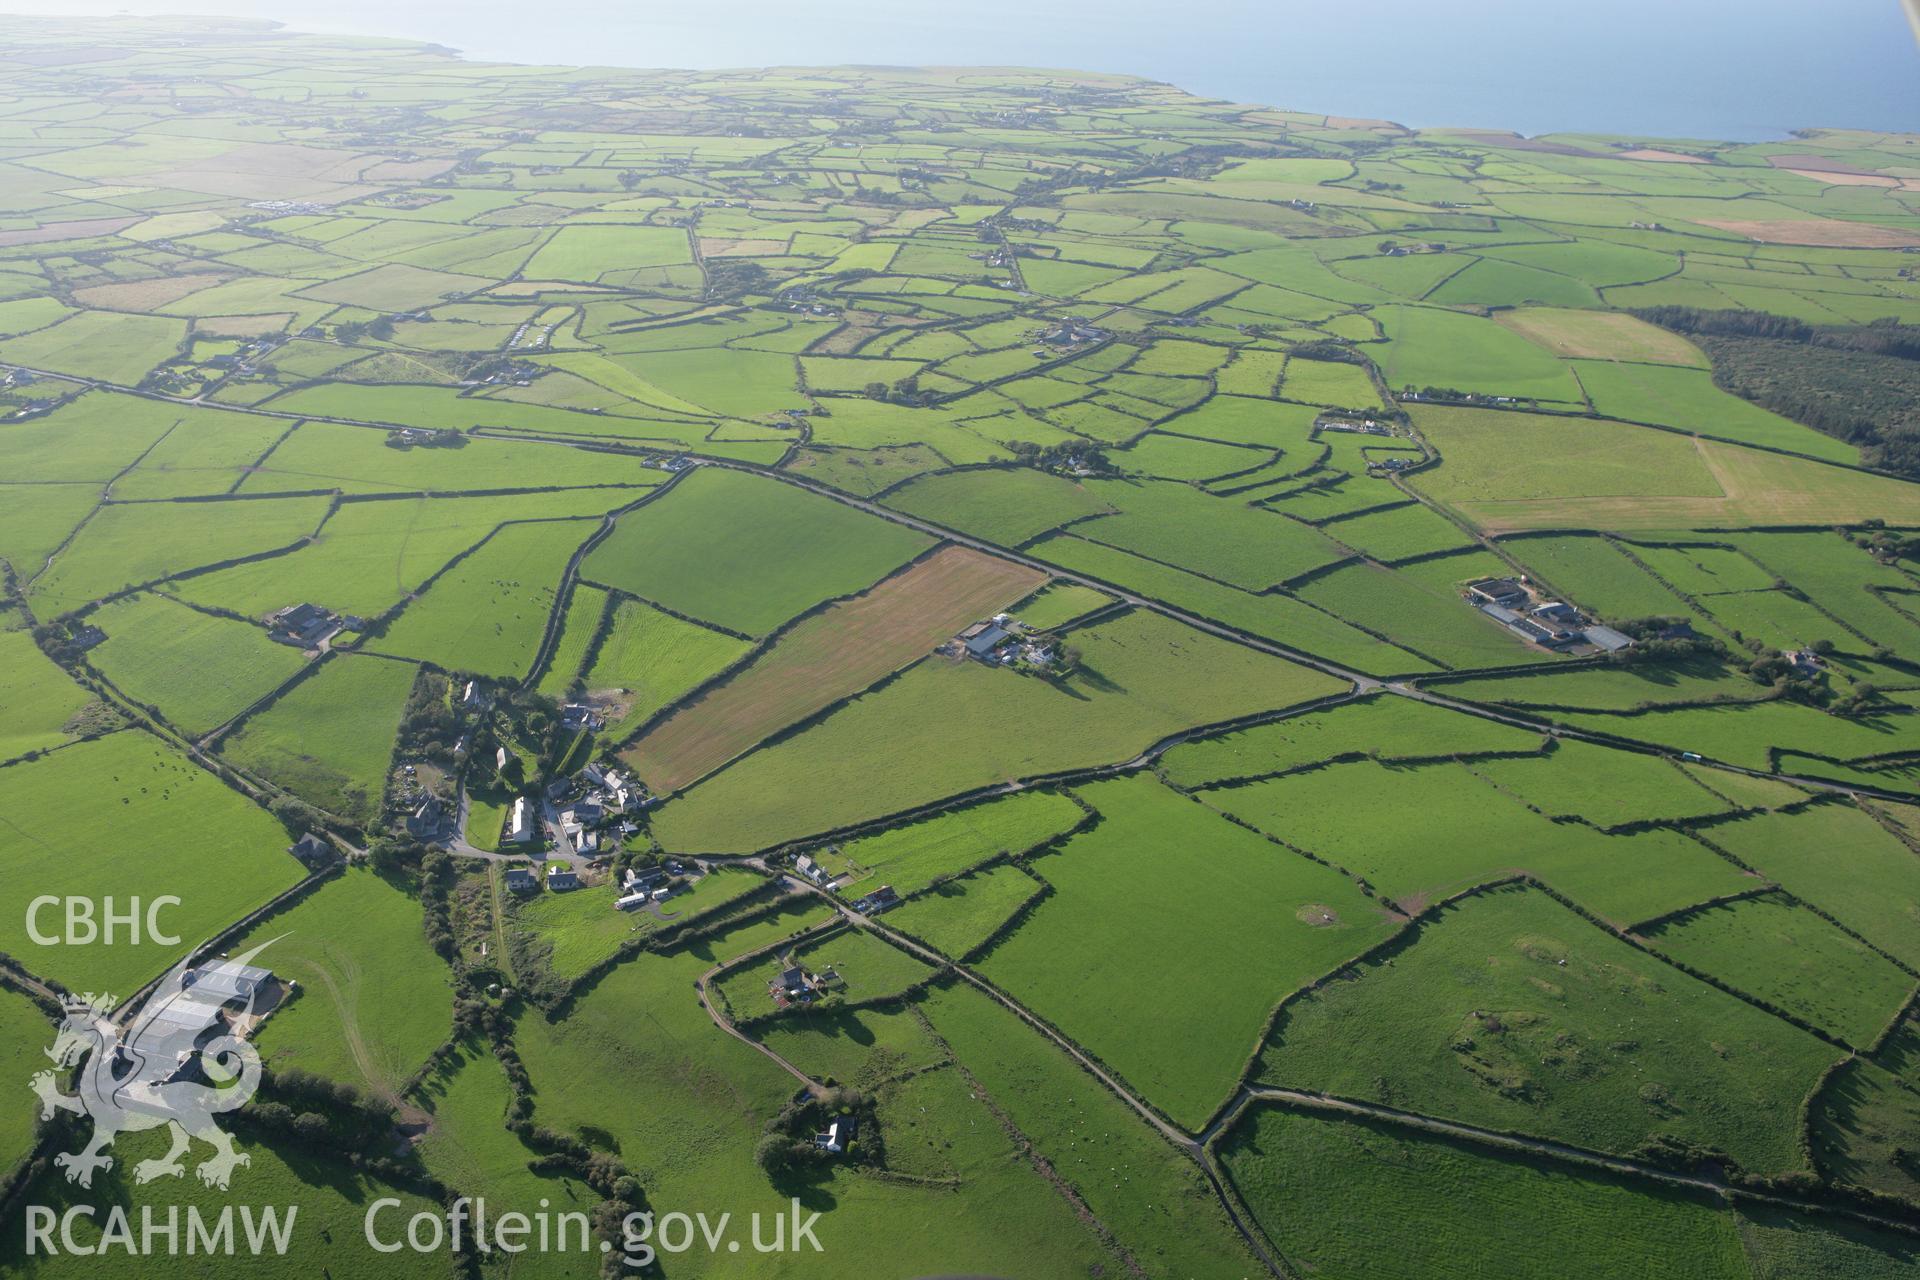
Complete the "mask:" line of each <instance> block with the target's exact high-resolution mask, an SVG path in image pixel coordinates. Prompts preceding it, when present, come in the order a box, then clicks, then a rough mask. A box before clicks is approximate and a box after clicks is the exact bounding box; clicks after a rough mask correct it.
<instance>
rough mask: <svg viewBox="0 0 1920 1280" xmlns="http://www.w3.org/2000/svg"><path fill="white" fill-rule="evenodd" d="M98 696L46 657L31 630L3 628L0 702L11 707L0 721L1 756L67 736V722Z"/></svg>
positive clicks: (8, 756)
mask: <svg viewBox="0 0 1920 1280" xmlns="http://www.w3.org/2000/svg"><path fill="white" fill-rule="evenodd" d="M3 617H4V615H0V618H3ZM94 700H95V699H94V696H93V694H92V693H91V692H89V691H88V690H86V689H83V688H82V687H80V686H79V685H78V684H75V683H74V682H73V680H72V679H71V678H70V677H69V676H68V675H67V673H66V672H64V671H62V670H61V669H60V668H59V667H57V666H55V665H54V664H53V663H51V662H49V661H48V660H47V658H46V655H45V654H43V653H41V652H40V650H39V648H38V647H37V646H36V645H35V644H34V643H33V636H32V635H31V634H29V633H28V632H26V631H0V706H4V707H5V708H6V709H7V714H6V718H5V720H4V722H3V723H0V760H12V759H14V758H16V757H18V756H22V755H25V754H26V753H27V752H29V751H44V750H46V749H47V748H49V747H57V746H60V745H62V744H64V743H66V742H68V741H69V740H70V739H69V737H68V733H67V731H66V729H65V726H66V725H68V724H69V723H71V722H72V721H73V718H74V716H75V715H76V714H77V713H78V712H79V711H80V710H81V708H83V707H85V706H87V705H88V704H89V703H92V702H93V701H94Z"/></svg>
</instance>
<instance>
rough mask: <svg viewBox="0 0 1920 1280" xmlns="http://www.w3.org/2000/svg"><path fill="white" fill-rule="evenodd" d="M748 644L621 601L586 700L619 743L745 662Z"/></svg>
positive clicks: (590, 674) (589, 675)
mask: <svg viewBox="0 0 1920 1280" xmlns="http://www.w3.org/2000/svg"><path fill="white" fill-rule="evenodd" d="M751 647H752V644H751V642H750V641H747V640H742V639H741V638H739V637H738V636H731V635H728V634H726V633H725V632H723V631H715V630H713V629H712V628H711V627H703V626H701V625H700V624H699V623H697V622H689V621H687V620H686V619H684V618H676V617H674V616H673V615H672V614H669V613H663V612H661V611H660V610H659V609H656V608H654V607H653V606H652V605H650V604H647V603H646V602H645V601H641V600H634V599H632V598H622V599H621V600H620V602H619V603H618V604H616V605H615V606H614V611H613V620H612V625H611V626H610V627H609V629H608V631H607V634H606V636H605V637H604V638H603V639H602V640H601V642H600V649H599V652H598V653H596V654H595V655H594V657H593V662H592V665H591V666H589V667H588V669H587V670H586V671H585V672H584V673H583V677H582V678H583V679H584V681H585V683H586V686H587V696H588V697H590V698H592V699H593V700H594V702H595V703H597V704H598V705H600V706H601V707H602V708H603V709H604V710H605V711H606V712H607V729H608V734H609V736H610V737H613V738H619V737H620V736H622V735H624V734H626V733H628V732H630V731H631V730H632V729H633V728H635V727H636V726H638V725H640V724H642V723H644V722H645V721H646V720H647V719H648V718H649V717H651V716H653V715H655V714H657V713H658V712H659V711H660V710H661V709H662V708H664V707H666V706H667V705H668V704H670V703H672V702H673V701H674V700H675V699H677V698H679V697H681V696H682V695H684V694H686V693H687V692H689V691H690V690H692V689H693V688H695V687H696V686H698V685H700V684H701V683H702V682H704V681H706V680H708V679H709V678H711V677H713V676H715V675H718V674H719V673H720V672H721V671H723V670H725V669H726V667H727V666H728V664H730V663H732V662H734V661H735V660H736V659H738V658H740V657H742V656H744V655H745V654H746V652H747V650H748V649H749V648H751Z"/></svg>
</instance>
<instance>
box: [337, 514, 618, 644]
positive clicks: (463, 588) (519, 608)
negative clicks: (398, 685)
mask: <svg viewBox="0 0 1920 1280" xmlns="http://www.w3.org/2000/svg"><path fill="white" fill-rule="evenodd" d="M594 527H595V526H594V525H593V524H591V523H590V522H587V521H583V520H553V521H545V522H540V523H534V524H510V525H505V526H502V527H501V529H500V530H499V531H498V532H497V533H495V534H494V535H493V536H492V537H491V538H489V539H487V541H486V542H484V543H482V544H481V545H480V546H479V547H477V548H475V549H474V552H473V554H471V555H469V556H467V557H466V558H465V559H463V560H461V561H459V562H458V563H456V564H454V565H453V566H451V567H450V568H449V569H448V570H447V571H446V573H445V574H444V575H442V576H441V577H440V578H438V579H436V580H435V581H434V583H433V586H432V587H431V588H429V589H428V590H427V592H426V593H425V594H423V595H421V596H420V597H419V598H418V599H417V600H415V601H414V602H413V603H412V604H410V605H409V606H408V607H407V608H406V610H405V611H404V612H403V613H401V615H400V617H399V618H398V619H397V620H395V621H394V623H393V624H392V625H391V626H390V627H388V628H387V630H386V633H385V634H384V635H380V636H376V637H374V638H372V639H371V640H369V641H368V642H367V647H368V648H370V649H373V650H376V651H377V652H380V653H386V654H392V655H394V656H396V657H403V658H418V659H420V660H422V661H425V662H432V663H434V664H436V665H438V666H440V667H442V668H445V669H446V670H449V671H473V672H477V673H479V674H481V675H492V676H519V675H523V674H525V673H526V672H527V670H528V668H530V667H531V666H532V665H533V658H534V654H535V652H536V651H537V650H538V649H539V647H540V637H541V635H542V634H543V633H544V632H545V630H546V627H547V619H548V616H549V615H550V614H551V613H552V611H553V608H554V597H555V595H556V594H557V592H558V591H559V588H560V575H561V573H562V572H563V571H564V570H565V568H566V565H567V559H568V557H570V556H571V555H572V554H573V553H574V552H575V551H576V550H577V549H578V548H579V546H580V544H581V543H582V542H584V541H585V540H586V539H587V537H588V535H590V534H591V533H592V532H593V529H594Z"/></svg>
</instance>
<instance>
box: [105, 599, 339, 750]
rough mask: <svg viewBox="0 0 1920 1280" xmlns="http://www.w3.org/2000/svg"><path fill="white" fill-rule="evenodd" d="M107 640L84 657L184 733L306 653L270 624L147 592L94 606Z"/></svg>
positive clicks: (288, 671)
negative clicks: (269, 629) (271, 631)
mask: <svg viewBox="0 0 1920 1280" xmlns="http://www.w3.org/2000/svg"><path fill="white" fill-rule="evenodd" d="M92 621H93V622H94V623H95V624H96V625H97V626H99V627H100V628H101V629H102V630H104V631H105V632H106V633H107V638H106V639H105V640H103V641H102V642H101V643H100V644H99V645H98V646H96V647H95V648H94V649H93V650H91V651H90V652H89V653H88V655H87V660H88V661H89V662H90V663H92V665H93V666H95V667H96V668H98V669H99V671H100V672H101V674H103V675H105V676H106V677H107V679H109V680H111V681H112V682H113V683H114V685H115V686H116V687H117V688H119V689H120V690H121V692H123V693H125V694H126V695H127V696H128V697H129V698H132V699H133V700H134V701H136V702H140V703H144V704H149V705H154V706H158V707H159V708H160V710H161V713H162V714H163V715H165V716H166V718H167V720H168V722H169V723H171V724H172V725H174V726H175V727H176V728H178V729H179V730H180V731H181V732H183V733H186V734H190V735H198V734H202V733H205V732H207V731H208V730H210V729H213V728H216V727H218V726H219V725H222V724H224V723H226V722H227V721H228V720H230V719H232V718H233V717H234V716H236V715H239V714H240V713H241V712H242V711H245V710H246V709H247V708H248V707H249V706H251V705H252V704H253V703H254V702H255V701H256V700H258V699H260V698H263V697H265V696H266V695H267V694H269V693H271V692H273V691H274V690H275V689H277V688H279V687H280V685H281V684H283V683H285V682H286V681H287V680H289V679H290V678H292V676H293V675H294V673H295V672H297V671H299V670H300V668H301V666H302V665H304V663H305V662H306V659H305V658H304V657H302V656H301V653H300V651H299V650H298V649H295V648H292V647H291V646H289V645H284V644H276V643H275V642H274V641H273V640H271V639H269V638H268V637H267V633H266V631H265V630H263V629H262V628H259V627H253V626H248V625H247V624H246V623H244V622H235V621H233V620H232V619H230V618H222V617H216V616H215V615H213V614H207V613H201V612H200V611H199V610H197V609H191V608H188V607H187V606H186V605H183V604H180V603H179V602H178V601H174V600H169V599H168V598H166V597H165V596H160V595H152V594H142V595H137V596H129V597H127V598H126V599H124V600H117V601H115V602H114V603H113V604H110V605H108V606H106V607H105V608H103V609H100V610H98V611H96V612H95V613H94V614H93V617H92Z"/></svg>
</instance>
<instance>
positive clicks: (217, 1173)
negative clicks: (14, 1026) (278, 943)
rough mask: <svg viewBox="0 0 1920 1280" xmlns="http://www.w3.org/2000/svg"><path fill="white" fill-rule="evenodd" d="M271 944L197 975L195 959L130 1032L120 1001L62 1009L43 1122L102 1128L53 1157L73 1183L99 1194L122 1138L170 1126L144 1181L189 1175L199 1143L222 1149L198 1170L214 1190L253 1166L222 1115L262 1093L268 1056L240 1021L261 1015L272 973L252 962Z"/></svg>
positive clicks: (37, 1081)
mask: <svg viewBox="0 0 1920 1280" xmlns="http://www.w3.org/2000/svg"><path fill="white" fill-rule="evenodd" d="M271 941H272V940H269V941H268V942H263V943H261V944H260V945H259V946H257V947H255V948H253V949H252V950H251V951H249V952H247V953H246V954H245V955H242V956H239V957H237V958H234V959H229V960H222V961H215V962H213V963H210V964H206V965H202V966H201V967H199V968H197V969H196V968H194V967H192V966H191V965H190V963H189V961H191V959H192V957H191V956H189V957H188V959H187V960H183V961H181V962H180V963H179V964H178V965H175V966H174V967H173V969H172V970H170V971H169V972H168V973H167V975H166V976H165V977H164V978H162V979H161V980H160V983H159V985H158V986H157V987H156V988H155V990H154V992H153V994H152V996H151V997H149V998H148V1000H147V1002H146V1003H145V1004H143V1005H141V1006H140V1010H139V1012H138V1013H137V1014H136V1015H135V1016H134V1018H133V1021H132V1026H131V1027H128V1028H124V1029H123V1027H122V1025H121V1022H120V1021H119V1020H116V1019H115V1018H114V1017H113V1016H112V1014H113V1010H114V998H113V997H112V996H105V995H98V996H97V995H92V994H88V995H85V996H81V997H77V998H68V999H67V1000H65V1001H63V1005H64V1008H65V1014H66V1017H65V1019H64V1020H63V1021H62V1022H61V1024H60V1029H59V1031H58V1032H57V1033H56V1034H55V1036H54V1041H53V1047H52V1048H50V1049H48V1050H46V1051H45V1052H46V1055H47V1057H48V1058H50V1059H52V1060H53V1063H54V1067H53V1069H50V1070H46V1071H41V1072H39V1073H38V1074H36V1075H35V1076H34V1077H33V1084H32V1088H33V1091H34V1093H36V1094H37V1095H39V1098H40V1114H41V1117H42V1118H43V1119H52V1118H53V1115H54V1113H55V1112H58V1111H67V1112H72V1113H74V1114H76V1115H84V1116H86V1117H88V1118H89V1119H91V1120H92V1121H93V1138H92V1140H91V1141H89V1142H88V1143H87V1145H86V1146H85V1147H83V1148H81V1149H80V1150H79V1151H73V1152H63V1153H61V1154H60V1155H57V1156H55V1157H54V1164H56V1165H57V1166H59V1167H60V1168H61V1169H63V1170H65V1171H66V1175H67V1180H68V1181H69V1182H73V1183H77V1184H79V1185H80V1186H82V1187H89V1186H92V1185H93V1175H94V1174H95V1173H96V1172H98V1171H101V1170H106V1169H111V1168H112V1167H113V1157H112V1156H111V1155H109V1154H107V1149H108V1148H109V1147H111V1146H112V1145H113V1141H114V1139H115V1138H116V1137H118V1136H119V1135H120V1134H122V1133H138V1132H142V1131H144V1130H147V1129H157V1128H160V1127H161V1126H163V1125H164V1126H169V1127H171V1128H172V1130H173V1145H172V1147H171V1148H170V1149H169V1150H168V1151H167V1153H166V1154H165V1155H164V1156H161V1157H159V1158H157V1159H153V1160H142V1161H140V1162H139V1163H138V1164H136V1165H135V1166H134V1167H133V1178H134V1181H135V1182H139V1183H145V1182H151V1181H153V1180H154V1179H156V1178H166V1177H171V1178H178V1177H181V1176H182V1175H183V1174H185V1172H186V1165H185V1164H184V1162H183V1157H185V1156H186V1155H187V1153H188V1151H189V1150H190V1149H191V1148H192V1145H193V1143H192V1139H194V1138H198V1139H200V1141H202V1142H204V1143H206V1144H207V1145H208V1146H210V1147H212V1148H213V1154H212V1155H210V1156H208V1157H207V1158H206V1159H205V1160H203V1161H202V1162H201V1163H200V1165H199V1166H198V1167H197V1168H196V1169H195V1170H194V1173H195V1174H196V1175H197V1176H198V1177H199V1179H200V1181H202V1182H204V1183H205V1184H207V1185H208V1186H210V1187H218V1188H220V1189H221V1190H225V1189H226V1187H227V1184H228V1182H229V1181H230V1180H231V1179H232V1177H233V1172H234V1170H235V1169H238V1168H240V1167H241V1166H243V1165H246V1164H248V1163H250V1159H249V1157H248V1156H247V1154H246V1153H245V1152H243V1151H237V1150H235V1149H234V1145H233V1139H232V1138H231V1137H229V1136H228V1135H227V1134H226V1133H225V1132H224V1131H223V1130H221V1128H220V1127H219V1126H218V1125H217V1124H215V1123H214V1117H215V1116H217V1115H219V1114H220V1113H221V1112H223V1111H232V1110H234V1109H236V1108H238V1107H241V1106H244V1105H245V1104H246V1102H247V1100H248V1099H249V1098H251V1097H253V1094H254V1090H255V1089H257V1088H259V1086H260V1052H259V1050H257V1049H255V1048H254V1047H253V1045H251V1044H249V1043H248V1042H247V1041H246V1040H245V1039H243V1038H242V1037H241V1036H239V1035H236V1034H235V1033H234V1027H233V1020H234V1019H235V1018H236V1017H246V1016H248V1015H251V1014H252V1013H253V1011H254V1005H255V1002H256V1001H257V999H258V998H259V994H260V992H259V990H258V988H259V979H260V978H261V976H263V971H261V970H258V969H253V968H251V967H250V966H249V965H248V961H250V960H252V959H253V958H254V957H255V956H256V955H258V954H260V952H261V951H263V950H264V949H266V947H268V946H270V945H271ZM236 1007H237V1008H236ZM83 1059H84V1060H85V1062H86V1065H85V1066H84V1067H83V1068H82V1069H81V1071H80V1074H79V1078H78V1086H79V1091H78V1092H77V1093H63V1092H61V1090H60V1088H59V1085H58V1080H59V1077H60V1076H62V1075H64V1074H65V1073H67V1072H69V1071H71V1070H73V1069H74V1068H75V1067H76V1066H79V1065H80V1063H81V1062H82V1060H83Z"/></svg>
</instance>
